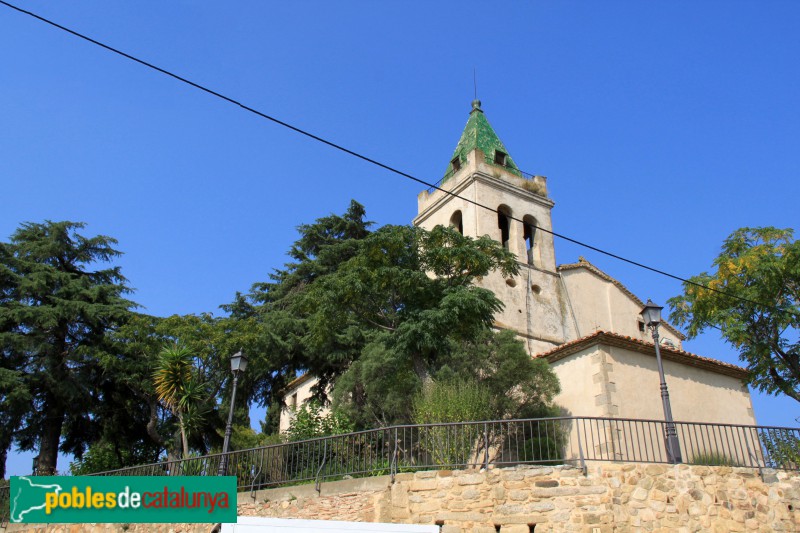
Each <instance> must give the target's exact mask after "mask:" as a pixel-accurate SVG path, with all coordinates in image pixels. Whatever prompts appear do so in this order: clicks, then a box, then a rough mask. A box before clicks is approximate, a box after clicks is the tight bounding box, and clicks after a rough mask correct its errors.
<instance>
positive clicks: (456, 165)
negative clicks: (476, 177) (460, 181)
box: [450, 157, 461, 172]
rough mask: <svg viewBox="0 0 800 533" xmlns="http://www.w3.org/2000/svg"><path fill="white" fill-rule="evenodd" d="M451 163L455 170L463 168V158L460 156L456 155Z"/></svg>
mask: <svg viewBox="0 0 800 533" xmlns="http://www.w3.org/2000/svg"><path fill="white" fill-rule="evenodd" d="M450 164H451V165H452V166H453V172H458V171H459V170H461V160H460V159H459V158H458V157H454V158H453V160H452V161H450Z"/></svg>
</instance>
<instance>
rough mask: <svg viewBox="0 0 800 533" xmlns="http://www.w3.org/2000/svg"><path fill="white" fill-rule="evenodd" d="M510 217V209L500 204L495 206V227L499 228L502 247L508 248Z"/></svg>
mask: <svg viewBox="0 0 800 533" xmlns="http://www.w3.org/2000/svg"><path fill="white" fill-rule="evenodd" d="M510 217H511V210H510V209H509V208H508V207H506V206H504V205H501V206H500V207H498V208H497V227H498V228H500V242H501V243H503V248H505V249H506V250H508V239H509V230H510V227H509V226H510V224H509V218H510Z"/></svg>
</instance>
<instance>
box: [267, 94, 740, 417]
mask: <svg viewBox="0 0 800 533" xmlns="http://www.w3.org/2000/svg"><path fill="white" fill-rule="evenodd" d="M417 202H418V214H417V216H416V217H415V218H414V220H413V223H414V225H416V226H419V227H422V228H425V229H429V230H430V229H432V228H433V227H435V226H437V225H440V224H441V225H450V226H453V227H454V228H456V229H457V230H458V231H459V232H461V233H462V234H463V235H465V236H469V237H479V236H482V235H489V236H490V237H492V238H493V239H495V240H497V241H498V242H500V243H502V245H503V246H504V247H505V248H506V249H507V250H509V251H510V252H512V253H513V254H514V255H515V256H516V258H517V262H518V264H519V273H518V274H517V275H516V276H514V277H503V275H502V274H501V273H500V272H497V271H495V272H492V273H490V274H489V275H488V276H486V277H484V278H483V279H481V280H479V282H478V284H479V285H480V286H482V287H484V288H486V289H489V290H491V291H493V292H494V293H495V294H496V295H497V297H498V298H499V299H500V300H501V301H502V302H503V303H504V308H503V310H502V311H501V312H499V313H498V314H497V315H496V316H495V327H497V328H498V329H510V330H512V331H514V332H515V333H516V334H517V336H518V337H519V338H520V339H521V340H522V341H523V342H524V343H525V345H526V347H527V350H528V352H529V354H530V355H531V357H543V358H546V359H547V361H548V362H549V363H550V365H551V367H552V368H553V370H554V372H555V373H556V374H557V375H558V377H559V380H560V381H561V389H562V392H561V393H560V394H559V395H558V396H557V397H556V403H557V404H558V405H559V406H560V407H561V409H562V411H563V412H564V414H565V415H570V416H604V417H621V418H643V419H663V416H664V414H663V409H662V407H661V398H660V395H659V377H658V372H657V365H656V358H655V348H654V346H653V340H652V337H651V336H650V333H649V331H648V328H646V327H645V325H644V322H643V320H642V318H641V316H640V312H641V310H642V308H643V306H644V303H643V302H642V300H640V299H639V298H638V297H637V296H636V295H634V294H633V293H631V292H630V291H629V290H628V289H627V288H625V286H624V285H623V284H622V283H620V282H619V281H617V280H615V279H614V278H612V277H611V276H609V275H608V274H606V273H605V272H603V271H601V270H600V269H598V268H597V267H595V266H594V265H592V264H591V263H589V262H588V261H586V260H585V259H583V258H580V259H579V261H578V262H575V263H570V264H564V265H557V264H556V256H555V246H554V239H553V235H552V233H550V232H551V231H552V230H553V226H552V218H551V211H552V209H553V206H554V203H553V201H552V200H551V199H550V198H549V196H548V192H547V180H546V178H544V177H543V176H533V177H530V178H527V177H525V176H523V174H522V173H521V172H520V171H519V169H518V167H517V166H516V164H515V163H514V161H513V159H512V158H511V156H510V155H509V153H508V150H507V149H506V148H505V146H504V145H503V143H502V142H501V141H500V139H499V137H498V136H497V135H496V133H495V132H494V129H493V128H492V127H491V125H490V124H489V122H488V120H487V118H486V116H485V114H484V112H483V110H482V109H481V105H480V102H479V101H477V100H476V101H474V102H473V103H472V110H471V112H470V114H469V119H468V121H467V125H466V127H465V128H464V131H463V133H462V136H461V139H460V140H459V143H458V145H457V146H456V150H455V152H454V154H453V156H452V158H451V160H450V162H449V164H448V166H447V170H446V173H445V176H444V178H443V179H442V180H441V182H440V184H439V189H430V190H428V191H423V192H422V193H420V194H419V196H418V199H417ZM659 333H660V335H661V343H660V348H661V354H662V358H663V360H664V371H665V375H666V381H667V384H668V386H669V391H670V397H671V400H672V411H673V415H674V419H675V420H680V421H689V422H723V423H736V424H755V417H754V414H753V409H752V403H751V399H750V393H749V390H748V388H747V386H746V385H745V384H744V380H745V378H746V377H747V374H746V371H745V370H744V369H742V368H740V367H738V366H735V365H730V364H727V363H723V362H720V361H716V360H714V359H709V358H705V357H700V356H697V355H694V354H691V353H688V352H685V351H683V350H682V346H681V343H682V341H683V339H684V336H683V335H682V334H681V333H680V332H679V331H678V330H676V329H675V328H674V327H672V326H671V325H669V324H667V323H666V322H662V323H661V327H660V329H659ZM313 384H314V380H313V377H312V376H308V375H306V376H302V377H300V378H298V379H296V380H295V381H294V382H292V383H291V384H290V385H289V388H288V390H287V391H286V394H285V395H284V400H285V402H286V408H285V409H284V411H283V412H282V414H281V424H280V427H281V431H284V430H285V429H287V428H288V426H289V423H290V421H291V418H292V416H293V413H294V410H295V409H296V408H297V406H298V405H300V404H302V402H303V401H305V400H306V399H307V398H309V397H310V390H311V387H312V386H313Z"/></svg>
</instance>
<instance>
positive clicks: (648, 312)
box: [640, 298, 664, 328]
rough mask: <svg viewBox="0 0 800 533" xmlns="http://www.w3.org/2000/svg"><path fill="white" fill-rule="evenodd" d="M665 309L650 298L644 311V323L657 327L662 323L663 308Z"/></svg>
mask: <svg viewBox="0 0 800 533" xmlns="http://www.w3.org/2000/svg"><path fill="white" fill-rule="evenodd" d="M662 309H664V308H663V307H661V306H658V305H656V304H654V303H653V301H652V300H651V299H650V298H648V299H647V303H646V304H645V305H644V308H643V309H642V312H641V313H640V314H641V315H642V318H643V319H644V324H645V325H646V326H649V327H652V328H657V327H658V325H659V324H660V323H661V310H662Z"/></svg>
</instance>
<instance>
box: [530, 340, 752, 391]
mask: <svg viewBox="0 0 800 533" xmlns="http://www.w3.org/2000/svg"><path fill="white" fill-rule="evenodd" d="M595 344H606V345H609V346H616V347H618V348H624V349H627V350H633V351H637V352H639V353H643V354H647V355H652V356H653V357H655V353H656V351H655V347H654V346H653V343H651V342H645V341H642V340H639V339H634V338H633V337H628V336H625V335H620V334H618V333H611V332H608V331H596V332H594V333H592V334H591V335H587V336H586V337H582V338H580V339H577V340H574V341H570V342H568V343H565V344H562V345H561V346H559V347H558V348H554V349H552V350H550V351H549V352H544V353H542V354H539V355H537V356H536V357H537V358H544V359H547V361H548V362H549V363H553V362H555V361H558V360H559V359H563V358H565V357H568V356H570V355H572V354H575V353H577V352H579V351H581V350H583V349H585V348H588V347H590V346H593V345H595ZM661 357H662V358H663V359H664V360H666V361H674V362H676V363H681V364H684V365H689V366H694V367H697V368H702V369H705V370H710V371H711V372H716V373H718V374H724V375H727V376H731V377H734V378H738V379H742V380H744V379H746V378H747V376H748V373H747V370H746V369H744V368H742V367H740V366H736V365H732V364H730V363H723V362H722V361H717V360H716V359H711V358H710V357H703V356H700V355H697V354H693V353H690V352H686V351H683V350H679V349H677V348H673V347H670V346H665V345H661Z"/></svg>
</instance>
